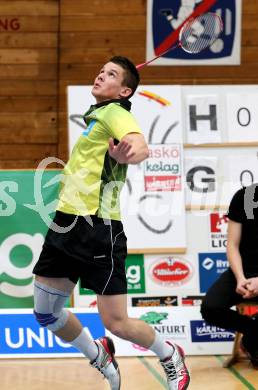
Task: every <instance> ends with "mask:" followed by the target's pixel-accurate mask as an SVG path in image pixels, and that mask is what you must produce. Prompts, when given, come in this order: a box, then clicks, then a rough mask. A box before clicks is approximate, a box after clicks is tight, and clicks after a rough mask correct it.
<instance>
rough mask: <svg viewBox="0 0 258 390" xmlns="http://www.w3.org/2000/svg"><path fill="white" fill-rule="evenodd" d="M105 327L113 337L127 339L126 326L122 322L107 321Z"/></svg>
mask: <svg viewBox="0 0 258 390" xmlns="http://www.w3.org/2000/svg"><path fill="white" fill-rule="evenodd" d="M104 325H105V328H106V329H108V330H109V331H110V332H111V333H112V334H113V335H115V336H117V337H120V338H126V324H124V323H123V322H122V321H112V320H111V321H106V323H105V324H104Z"/></svg>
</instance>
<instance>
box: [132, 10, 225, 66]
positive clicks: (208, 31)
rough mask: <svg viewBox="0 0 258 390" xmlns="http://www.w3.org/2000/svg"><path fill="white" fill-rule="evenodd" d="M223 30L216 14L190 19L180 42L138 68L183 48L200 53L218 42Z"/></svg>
mask: <svg viewBox="0 0 258 390" xmlns="http://www.w3.org/2000/svg"><path fill="white" fill-rule="evenodd" d="M222 30H223V22H222V20H221V18H220V16H219V15H217V14H215V13H212V12H207V13H205V14H202V15H199V16H197V17H195V18H190V19H188V20H187V21H186V22H185V23H184V24H183V26H182V27H181V29H180V31H179V35H178V41H177V43H176V44H175V45H173V46H170V47H169V48H168V49H166V50H164V51H163V52H162V53H160V54H159V55H157V56H156V57H154V58H152V59H151V60H149V61H146V62H143V63H142V64H138V65H136V68H137V69H141V68H142V67H143V66H145V65H148V64H150V63H151V62H153V61H155V60H156V59H157V58H159V57H161V56H163V55H164V54H166V53H168V52H169V51H171V50H174V49H177V48H182V49H183V50H184V51H186V52H187V53H191V54H195V53H200V52H201V51H202V50H205V49H207V48H208V47H210V46H211V45H212V44H213V43H214V42H215V41H216V40H217V38H218V37H219V35H220V34H221V32H222Z"/></svg>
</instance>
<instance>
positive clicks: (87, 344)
mask: <svg viewBox="0 0 258 390" xmlns="http://www.w3.org/2000/svg"><path fill="white" fill-rule="evenodd" d="M69 344H71V345H72V346H73V347H75V348H76V349H78V350H79V351H80V352H82V353H83V355H85V356H86V357H87V358H89V359H90V361H92V360H94V359H96V357H97V356H98V353H99V351H98V347H97V345H96V344H95V343H94V341H93V340H92V338H91V337H90V336H89V335H88V334H87V332H86V331H85V330H84V329H83V330H82V331H81V333H80V334H79V336H78V337H76V339H74V340H73V341H69Z"/></svg>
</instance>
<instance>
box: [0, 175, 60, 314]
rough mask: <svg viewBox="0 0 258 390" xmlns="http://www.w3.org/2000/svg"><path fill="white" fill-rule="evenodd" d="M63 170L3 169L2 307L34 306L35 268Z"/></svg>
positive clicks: (0, 232) (0, 179) (0, 235)
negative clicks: (33, 273)
mask: <svg viewBox="0 0 258 390" xmlns="http://www.w3.org/2000/svg"><path fill="white" fill-rule="evenodd" d="M59 175H60V171H55V170H53V171H46V170H45V171H44V170H38V171H31V170H30V171H8V170H5V171H0V218H1V229H0V307H1V308H29V307H33V277H32V269H33V267H34V265H35V263H36V261H37V260H38V257H39V254H40V251H41V248H42V244H43V242H44V237H45V234H46V232H47V229H48V225H49V224H50V223H51V221H52V218H51V215H52V214H51V213H52V212H53V211H54V209H55V204H56V198H57V190H58V181H59Z"/></svg>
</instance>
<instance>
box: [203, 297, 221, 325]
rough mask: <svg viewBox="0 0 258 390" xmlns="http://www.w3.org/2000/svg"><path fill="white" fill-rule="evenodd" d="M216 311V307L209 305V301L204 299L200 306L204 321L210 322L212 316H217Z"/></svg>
mask: <svg viewBox="0 0 258 390" xmlns="http://www.w3.org/2000/svg"><path fill="white" fill-rule="evenodd" d="M217 310H218V308H217V307H214V305H212V304H210V303H209V301H208V300H206V299H205V298H204V300H203V302H202V304H201V315H202V318H203V319H204V320H206V321H207V322H211V321H212V319H213V318H214V316H216V315H217Z"/></svg>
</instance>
